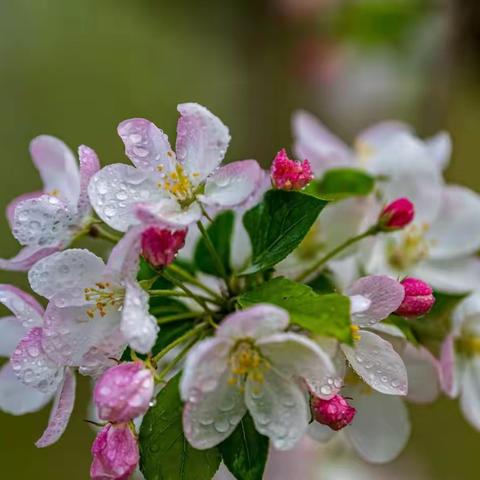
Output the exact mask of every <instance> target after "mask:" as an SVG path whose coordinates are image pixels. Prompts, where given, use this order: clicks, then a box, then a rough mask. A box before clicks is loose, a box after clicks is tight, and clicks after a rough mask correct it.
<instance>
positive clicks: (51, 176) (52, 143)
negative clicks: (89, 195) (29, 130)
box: [30, 135, 80, 205]
mask: <svg viewBox="0 0 480 480" xmlns="http://www.w3.org/2000/svg"><path fill="white" fill-rule="evenodd" d="M30 154H31V155H32V158H33V163H34V164H35V166H36V167H37V168H38V170H39V172H40V176H41V177H42V180H43V185H44V191H45V193H52V192H57V193H58V195H59V196H60V198H62V199H63V200H65V201H66V202H68V203H69V204H70V205H76V204H77V201H78V196H79V194H80V174H79V171H78V165H77V161H76V160H75V157H74V155H73V153H72V151H71V150H70V149H69V148H68V147H67V145H65V143H63V142H62V141H61V140H59V139H58V138H55V137H51V136H49V135H40V136H39V137H36V138H34V139H33V140H32V141H31V142H30Z"/></svg>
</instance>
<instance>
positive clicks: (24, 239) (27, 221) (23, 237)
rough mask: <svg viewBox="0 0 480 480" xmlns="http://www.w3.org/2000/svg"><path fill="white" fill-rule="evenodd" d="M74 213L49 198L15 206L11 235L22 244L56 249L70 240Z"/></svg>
mask: <svg viewBox="0 0 480 480" xmlns="http://www.w3.org/2000/svg"><path fill="white" fill-rule="evenodd" d="M75 213H76V212H75V211H74V210H72V208H71V207H69V206H68V205H67V204H66V203H64V202H62V201H61V200H59V199H58V198H57V197H53V196H51V195H42V196H41V197H38V198H31V199H29V200H25V201H23V202H21V203H19V204H18V205H17V208H16V209H15V215H14V219H13V228H12V233H13V235H14V236H15V238H16V239H17V240H18V241H19V243H20V244H22V245H28V246H30V247H56V246H57V245H59V244H60V245H62V244H66V243H68V242H69V240H70V238H71V237H72V229H71V228H72V225H73V224H74V223H75Z"/></svg>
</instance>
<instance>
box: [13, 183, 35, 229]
mask: <svg viewBox="0 0 480 480" xmlns="http://www.w3.org/2000/svg"><path fill="white" fill-rule="evenodd" d="M42 195H43V192H30V193H24V194H22V195H19V196H18V197H16V198H14V199H13V200H12V201H11V202H10V203H9V204H8V205H7V211H6V215H7V219H8V223H9V224H10V228H13V220H14V217H15V209H16V208H17V205H18V204H19V203H21V202H23V201H24V200H30V199H31V198H38V197H41V196H42Z"/></svg>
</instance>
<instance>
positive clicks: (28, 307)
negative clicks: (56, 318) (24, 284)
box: [0, 284, 44, 328]
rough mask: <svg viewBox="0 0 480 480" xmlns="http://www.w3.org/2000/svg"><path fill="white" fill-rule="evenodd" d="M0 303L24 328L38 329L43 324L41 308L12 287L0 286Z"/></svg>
mask: <svg viewBox="0 0 480 480" xmlns="http://www.w3.org/2000/svg"><path fill="white" fill-rule="evenodd" d="M0 303H2V304H3V305H5V306H6V307H7V308H8V309H9V310H10V311H11V312H12V313H13V314H14V315H15V317H16V318H17V320H18V321H19V322H20V323H21V324H22V325H23V326H24V328H31V327H40V326H41V325H42V323H43V320H42V317H43V313H44V310H43V307H42V306H41V305H40V304H39V303H38V302H37V301H36V300H35V298H33V297H32V296H31V295H29V294H28V293H25V292H24V291H23V290H20V289H19V288H17V287H14V286H13V285H5V284H0Z"/></svg>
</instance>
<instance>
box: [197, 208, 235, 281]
mask: <svg viewBox="0 0 480 480" xmlns="http://www.w3.org/2000/svg"><path fill="white" fill-rule="evenodd" d="M234 220H235V215H234V213H233V212H232V211H231V210H228V211H226V212H223V213H221V214H220V215H218V216H217V217H216V218H215V220H214V221H213V222H212V223H211V224H210V225H209V226H208V228H207V233H208V236H209V237H210V240H211V241H212V244H213V246H214V248H215V250H216V252H217V254H218V257H219V258H220V261H221V262H222V265H223V267H224V269H225V272H226V273H227V274H230V273H231V268H230V245H231V240H232V232H233V224H234ZM194 257H195V265H196V266H197V267H198V269H199V270H201V271H202V272H205V273H209V274H210V275H218V274H219V273H220V272H218V271H217V270H218V269H217V267H216V265H215V261H214V259H213V258H212V256H211V253H210V250H209V249H208V247H207V244H206V242H205V239H204V238H203V237H200V239H199V240H198V243H197V246H196V248H195V255H194Z"/></svg>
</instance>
